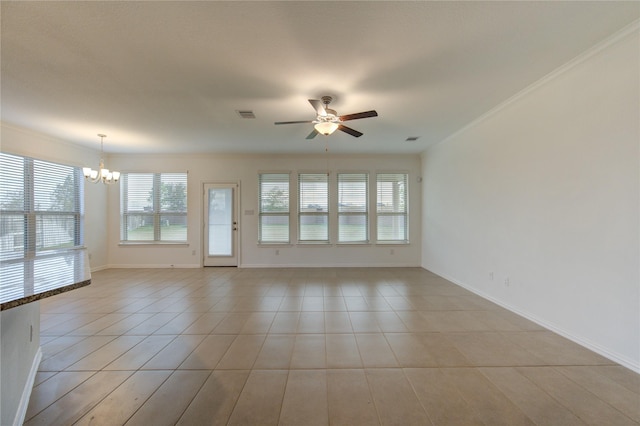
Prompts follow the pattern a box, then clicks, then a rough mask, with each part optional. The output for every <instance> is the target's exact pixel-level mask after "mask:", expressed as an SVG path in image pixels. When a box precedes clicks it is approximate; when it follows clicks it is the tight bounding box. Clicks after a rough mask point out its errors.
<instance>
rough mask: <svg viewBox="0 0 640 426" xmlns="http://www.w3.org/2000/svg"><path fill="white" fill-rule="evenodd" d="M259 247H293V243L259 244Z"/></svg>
mask: <svg viewBox="0 0 640 426" xmlns="http://www.w3.org/2000/svg"><path fill="white" fill-rule="evenodd" d="M257 246H258V247H263V248H269V247H293V244H291V243H258V244H257Z"/></svg>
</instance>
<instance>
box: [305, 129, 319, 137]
mask: <svg viewBox="0 0 640 426" xmlns="http://www.w3.org/2000/svg"><path fill="white" fill-rule="evenodd" d="M316 136H318V131H317V130H316V129H313V130H312V131H311V133H309V135H308V136H307V137H306V139H313V138H315V137H316Z"/></svg>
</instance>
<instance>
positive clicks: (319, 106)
mask: <svg viewBox="0 0 640 426" xmlns="http://www.w3.org/2000/svg"><path fill="white" fill-rule="evenodd" d="M309 103H310V104H311V106H312V107H313V109H315V110H316V112H317V113H318V115H321V116H323V117H324V116H326V115H327V111H326V110H325V109H324V103H323V102H322V101H320V100H318V99H309Z"/></svg>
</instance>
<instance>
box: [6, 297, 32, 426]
mask: <svg viewBox="0 0 640 426" xmlns="http://www.w3.org/2000/svg"><path fill="white" fill-rule="evenodd" d="M31 327H33V332H32V331H31ZM0 330H1V332H0V341H1V342H2V344H1V345H0V371H1V372H2V374H0V395H2V399H1V402H0V424H2V425H13V424H16V425H17V424H22V422H23V421H24V415H25V413H26V412H27V404H28V403H29V395H31V387H32V386H33V379H34V378H35V374H36V371H37V368H38V364H39V363H40V357H41V353H40V352H39V350H40V302H33V303H29V304H26V305H22V306H18V307H15V308H12V309H8V310H6V311H2V312H1V313H0Z"/></svg>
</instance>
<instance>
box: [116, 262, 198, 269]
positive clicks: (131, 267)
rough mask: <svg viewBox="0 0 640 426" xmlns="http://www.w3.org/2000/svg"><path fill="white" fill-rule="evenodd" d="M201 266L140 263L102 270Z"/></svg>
mask: <svg viewBox="0 0 640 426" xmlns="http://www.w3.org/2000/svg"><path fill="white" fill-rule="evenodd" d="M201 267H202V265H200V264H198V263H186V264H178V265H172V264H165V263H141V264H130V263H123V264H112V265H109V266H107V267H106V268H104V269H189V268H201Z"/></svg>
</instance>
